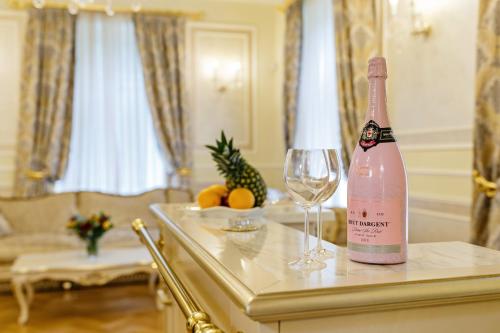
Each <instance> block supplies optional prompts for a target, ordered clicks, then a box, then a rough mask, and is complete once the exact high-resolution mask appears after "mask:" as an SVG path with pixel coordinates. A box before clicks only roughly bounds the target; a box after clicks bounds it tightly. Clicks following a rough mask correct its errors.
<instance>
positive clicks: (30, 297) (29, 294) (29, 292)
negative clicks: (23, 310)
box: [24, 283, 35, 305]
mask: <svg viewBox="0 0 500 333" xmlns="http://www.w3.org/2000/svg"><path fill="white" fill-rule="evenodd" d="M24 288H25V290H26V298H27V300H28V305H31V303H32V302H33V297H34V296H35V290H34V288H33V285H32V284H31V283H25V284H24Z"/></svg>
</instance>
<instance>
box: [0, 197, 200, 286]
mask: <svg viewBox="0 0 500 333" xmlns="http://www.w3.org/2000/svg"><path fill="white" fill-rule="evenodd" d="M191 200H192V196H191V194H190V192H189V191H186V190H179V189H167V190H165V189H158V190H152V191H149V192H146V193H142V194H139V195H134V196H119V195H109V194H103V193H97V192H77V193H61V194H51V195H47V196H44V197H39V198H30V199H11V198H4V199H2V198H0V214H1V215H2V217H3V218H4V219H5V221H6V222H7V224H8V226H9V227H10V228H9V229H11V232H10V233H8V234H7V235H4V236H0V281H1V280H7V279H9V277H10V274H9V268H10V265H11V264H12V262H13V261H14V260H15V258H16V257H17V256H19V255H20V254H24V253H39V252H50V251H58V250H62V249H81V250H82V252H83V251H85V245H84V244H83V242H82V241H81V240H80V239H78V238H77V236H76V235H75V234H73V233H71V232H70V231H68V230H67V229H66V223H67V222H68V220H69V219H70V218H71V216H72V215H74V214H77V213H79V214H81V215H83V216H90V215H91V214H94V213H99V212H100V211H103V212H105V213H106V214H109V215H110V216H111V221H112V222H113V224H114V228H113V229H111V230H110V231H109V232H108V233H106V234H105V235H104V236H103V238H102V239H101V240H100V246H101V248H103V249H106V248H110V247H126V246H138V245H139V241H138V238H137V236H136V235H135V234H134V232H133V231H132V229H131V227H130V223H131V221H132V220H133V219H135V218H138V217H139V218H142V219H143V220H144V221H145V222H146V223H147V225H148V226H149V227H150V229H151V230H150V231H152V233H153V234H156V233H157V230H156V227H155V226H156V223H155V217H154V215H153V214H152V213H151V212H150V210H149V205H150V204H152V203H158V202H189V201H191Z"/></svg>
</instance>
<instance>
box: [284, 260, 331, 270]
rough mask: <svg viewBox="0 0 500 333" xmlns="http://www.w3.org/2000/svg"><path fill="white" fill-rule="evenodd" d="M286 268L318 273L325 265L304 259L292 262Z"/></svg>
mask: <svg viewBox="0 0 500 333" xmlns="http://www.w3.org/2000/svg"><path fill="white" fill-rule="evenodd" d="M288 266H289V267H290V268H291V269H293V270H296V271H308V272H309V271H320V270H322V269H324V268H326V264H325V263H324V262H322V261H320V260H317V259H314V258H311V257H305V258H300V259H297V260H295V261H292V262H290V263H289V264H288Z"/></svg>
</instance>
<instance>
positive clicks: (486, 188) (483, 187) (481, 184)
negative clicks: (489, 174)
mask: <svg viewBox="0 0 500 333" xmlns="http://www.w3.org/2000/svg"><path fill="white" fill-rule="evenodd" d="M472 176H473V177H474V183H475V184H476V187H477V189H478V190H479V191H480V192H483V193H484V194H485V195H486V196H487V197H488V198H493V197H494V196H495V195H496V193H497V184H496V183H494V182H490V181H489V180H487V179H486V178H484V177H483V176H481V174H480V173H479V171H477V170H474V171H473V173H472Z"/></svg>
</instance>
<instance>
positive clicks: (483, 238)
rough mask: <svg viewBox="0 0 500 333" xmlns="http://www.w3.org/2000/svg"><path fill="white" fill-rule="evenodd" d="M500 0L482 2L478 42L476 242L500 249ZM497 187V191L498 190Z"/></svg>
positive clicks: (474, 233)
mask: <svg viewBox="0 0 500 333" xmlns="http://www.w3.org/2000/svg"><path fill="white" fill-rule="evenodd" d="M499 43H500V0H481V1H480V5H479V32H478V40H477V73H476V115H475V130H474V170H475V179H476V185H477V186H476V189H475V191H474V201H473V208H472V242H473V243H475V244H479V245H488V246H490V247H494V248H496V249H499V250H500V191H499V190H498V189H500V50H499V49H498V45H499ZM495 187H496V188H497V190H495Z"/></svg>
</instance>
